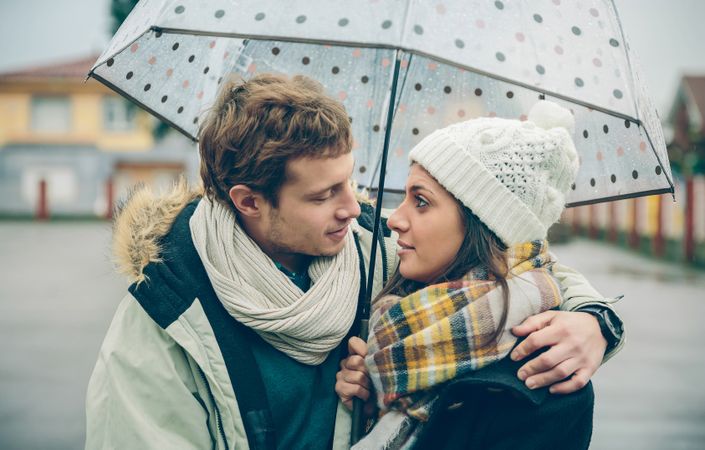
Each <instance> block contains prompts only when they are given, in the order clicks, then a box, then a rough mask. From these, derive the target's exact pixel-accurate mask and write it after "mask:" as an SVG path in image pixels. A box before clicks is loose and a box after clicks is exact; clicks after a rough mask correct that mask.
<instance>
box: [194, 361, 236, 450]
mask: <svg viewBox="0 0 705 450" xmlns="http://www.w3.org/2000/svg"><path fill="white" fill-rule="evenodd" d="M198 373H199V374H200V375H201V379H202V380H203V384H205V385H206V389H208V395H209V396H210V399H211V401H212V402H213V408H214V409H215V427H216V428H217V429H218V433H220V437H222V438H223V443H225V448H226V449H228V448H230V447H229V446H228V439H227V438H226V437H225V430H223V421H222V419H221V418H220V411H219V410H218V404H217V403H216V402H215V397H214V396H213V392H212V391H211V386H210V385H209V384H208V380H207V379H206V374H205V373H203V369H201V368H200V367H198Z"/></svg>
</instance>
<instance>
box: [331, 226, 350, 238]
mask: <svg viewBox="0 0 705 450" xmlns="http://www.w3.org/2000/svg"><path fill="white" fill-rule="evenodd" d="M348 226H349V225H345V226H344V227H343V228H339V229H337V230H335V231H330V232H328V233H326V234H328V236H331V237H333V238H338V239H339V238H343V237H345V235H346V234H347V233H348Z"/></svg>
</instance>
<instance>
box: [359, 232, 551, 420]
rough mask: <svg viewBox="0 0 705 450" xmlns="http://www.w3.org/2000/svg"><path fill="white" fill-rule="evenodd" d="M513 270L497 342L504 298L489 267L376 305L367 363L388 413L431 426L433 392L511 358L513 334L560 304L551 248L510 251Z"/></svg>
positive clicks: (539, 244) (537, 245) (537, 244)
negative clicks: (503, 318)
mask: <svg viewBox="0 0 705 450" xmlns="http://www.w3.org/2000/svg"><path fill="white" fill-rule="evenodd" d="M507 263H508V264H507V267H508V268H509V273H508V275H507V283H508V285H509V299H510V301H509V311H508V312H507V321H506V325H505V326H504V329H503V330H502V331H501V333H500V334H499V337H498V338H497V339H496V340H492V339H491V337H492V336H494V335H495V333H496V331H497V327H498V326H499V323H498V322H499V320H500V318H501V316H502V312H503V299H502V298H503V294H502V289H497V287H498V284H497V283H496V281H495V279H494V277H492V276H491V275H489V274H488V271H487V268H485V267H478V268H475V269H473V270H472V271H471V272H470V273H468V274H467V275H466V276H465V277H464V278H463V279H461V280H457V281H452V282H447V283H440V284H435V285H432V286H428V287H426V288H424V289H421V290H419V291H416V292H414V293H413V294H410V295H408V296H406V297H398V296H393V295H390V296H386V297H383V298H381V299H379V300H377V301H375V302H374V304H373V305H372V314H371V317H370V330H371V332H370V338H369V341H368V356H367V357H366V359H365V362H366V364H367V367H368V369H369V372H370V377H371V379H372V382H373V384H374V387H375V389H376V391H377V395H378V398H377V400H378V403H379V406H380V407H381V408H382V410H383V411H386V410H390V409H394V410H397V411H401V412H405V413H406V414H408V415H409V416H411V417H413V418H415V419H418V420H420V421H426V420H428V415H429V409H430V406H431V404H432V402H433V399H434V398H435V397H436V395H435V390H434V388H436V387H438V386H439V385H441V384H442V383H444V382H446V381H449V380H451V379H453V378H456V377H461V376H463V375H464V374H466V373H468V372H470V371H473V370H477V369H479V368H481V367H484V366H486V365H488V364H491V363H493V362H496V361H498V360H500V359H502V358H504V357H505V356H507V354H508V353H509V351H510V350H511V349H512V347H513V346H514V344H515V343H516V337H515V336H514V335H512V333H511V328H512V327H514V326H516V325H518V324H520V323H521V322H522V321H523V320H524V319H526V318H527V317H529V316H531V315H534V314H538V313H540V312H543V311H546V310H549V309H551V308H554V307H556V306H559V305H560V304H561V293H560V289H559V286H558V284H557V283H556V281H555V280H554V279H553V276H552V275H551V273H550V271H549V268H550V266H551V265H552V264H553V260H552V258H551V255H549V253H548V243H547V242H546V241H533V242H526V243H523V244H519V245H517V246H514V247H511V248H509V249H508V250H507Z"/></svg>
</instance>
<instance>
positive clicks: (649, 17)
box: [0, 0, 705, 116]
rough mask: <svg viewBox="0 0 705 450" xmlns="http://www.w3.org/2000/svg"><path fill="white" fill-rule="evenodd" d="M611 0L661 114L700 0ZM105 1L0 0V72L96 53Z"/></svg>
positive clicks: (694, 52)
mask: <svg viewBox="0 0 705 450" xmlns="http://www.w3.org/2000/svg"><path fill="white" fill-rule="evenodd" d="M566 1H580V0H566ZM615 1H616V4H617V9H618V11H619V14H620V17H621V19H622V23H623V25H624V29H625V32H626V35H627V37H628V39H629V41H630V43H631V47H632V49H633V50H634V51H635V52H636V53H637V55H638V57H639V59H640V61H641V65H642V68H643V72H644V79H645V81H646V84H647V86H648V88H649V91H650V92H651V95H652V96H653V98H654V103H655V104H656V106H657V108H658V109H659V111H660V112H661V115H662V116H663V115H664V114H665V113H667V108H668V107H669V106H670V102H671V100H672V98H673V95H674V93H675V90H676V87H677V83H678V79H679V78H680V76H681V75H682V74H702V75H705V44H704V43H705V1H702V0H615ZM109 4H110V1H109V0H0V72H4V71H7V70H13V69H19V68H23V67H26V66H28V65H36V64H41V63H44V62H53V61H61V60H65V59H68V58H74V57H82V56H85V55H87V54H90V53H100V52H101V51H102V49H103V48H104V47H105V46H106V44H107V43H108V40H109V37H110V36H109V29H110V17H109V11H108V7H109Z"/></svg>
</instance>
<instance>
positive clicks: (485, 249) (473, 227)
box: [375, 200, 509, 345]
mask: <svg viewBox="0 0 705 450" xmlns="http://www.w3.org/2000/svg"><path fill="white" fill-rule="evenodd" d="M456 202H457V204H458V209H459V210H460V213H461V217H462V219H463V225H464V228H465V238H464V239H463V242H462V244H460V249H459V250H458V254H457V255H456V258H455V260H454V261H453V262H452V263H451V264H450V265H449V266H448V268H446V269H445V271H443V273H442V274H441V275H439V276H438V277H437V278H436V279H435V280H433V281H431V282H430V283H422V282H419V281H414V280H408V279H406V278H404V277H403V276H402V275H401V273H400V272H399V267H398V266H397V268H396V270H395V271H394V275H392V277H391V278H390V279H389V281H388V282H387V284H386V285H385V286H384V288H383V289H382V292H380V293H379V295H377V297H375V301H376V300H377V299H379V298H381V297H384V296H385V295H389V294H392V295H399V296H402V297H404V296H407V295H409V294H411V293H413V292H416V291H418V290H419V289H423V288H424V287H426V286H428V285H431V284H437V283H444V282H447V281H455V280H459V279H461V278H463V277H464V276H465V275H466V274H467V273H468V272H470V271H471V270H473V269H475V268H480V267H481V268H485V269H486V270H487V274H488V276H490V277H492V278H494V279H495V281H496V283H497V284H498V285H499V287H500V288H501V289H502V302H503V308H502V317H501V318H500V320H499V326H498V327H497V329H496V331H495V333H494V335H492V336H489V337H488V338H487V339H482V343H483V344H482V345H485V344H488V343H490V342H493V341H496V340H497V339H498V338H499V336H500V335H501V333H502V331H503V330H504V327H505V325H506V323H507V314H508V312H509V286H508V285H507V274H508V271H509V268H508V267H507V246H506V245H504V243H502V241H501V240H500V239H499V238H498V237H497V235H496V234H494V232H493V231H492V230H490V229H489V228H488V227H487V225H485V224H484V223H483V222H482V221H481V220H480V219H479V218H478V217H477V216H476V215H475V214H473V212H472V211H470V209H469V208H468V207H466V206H465V205H463V204H462V203H460V202H459V201H457V200H456Z"/></svg>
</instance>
